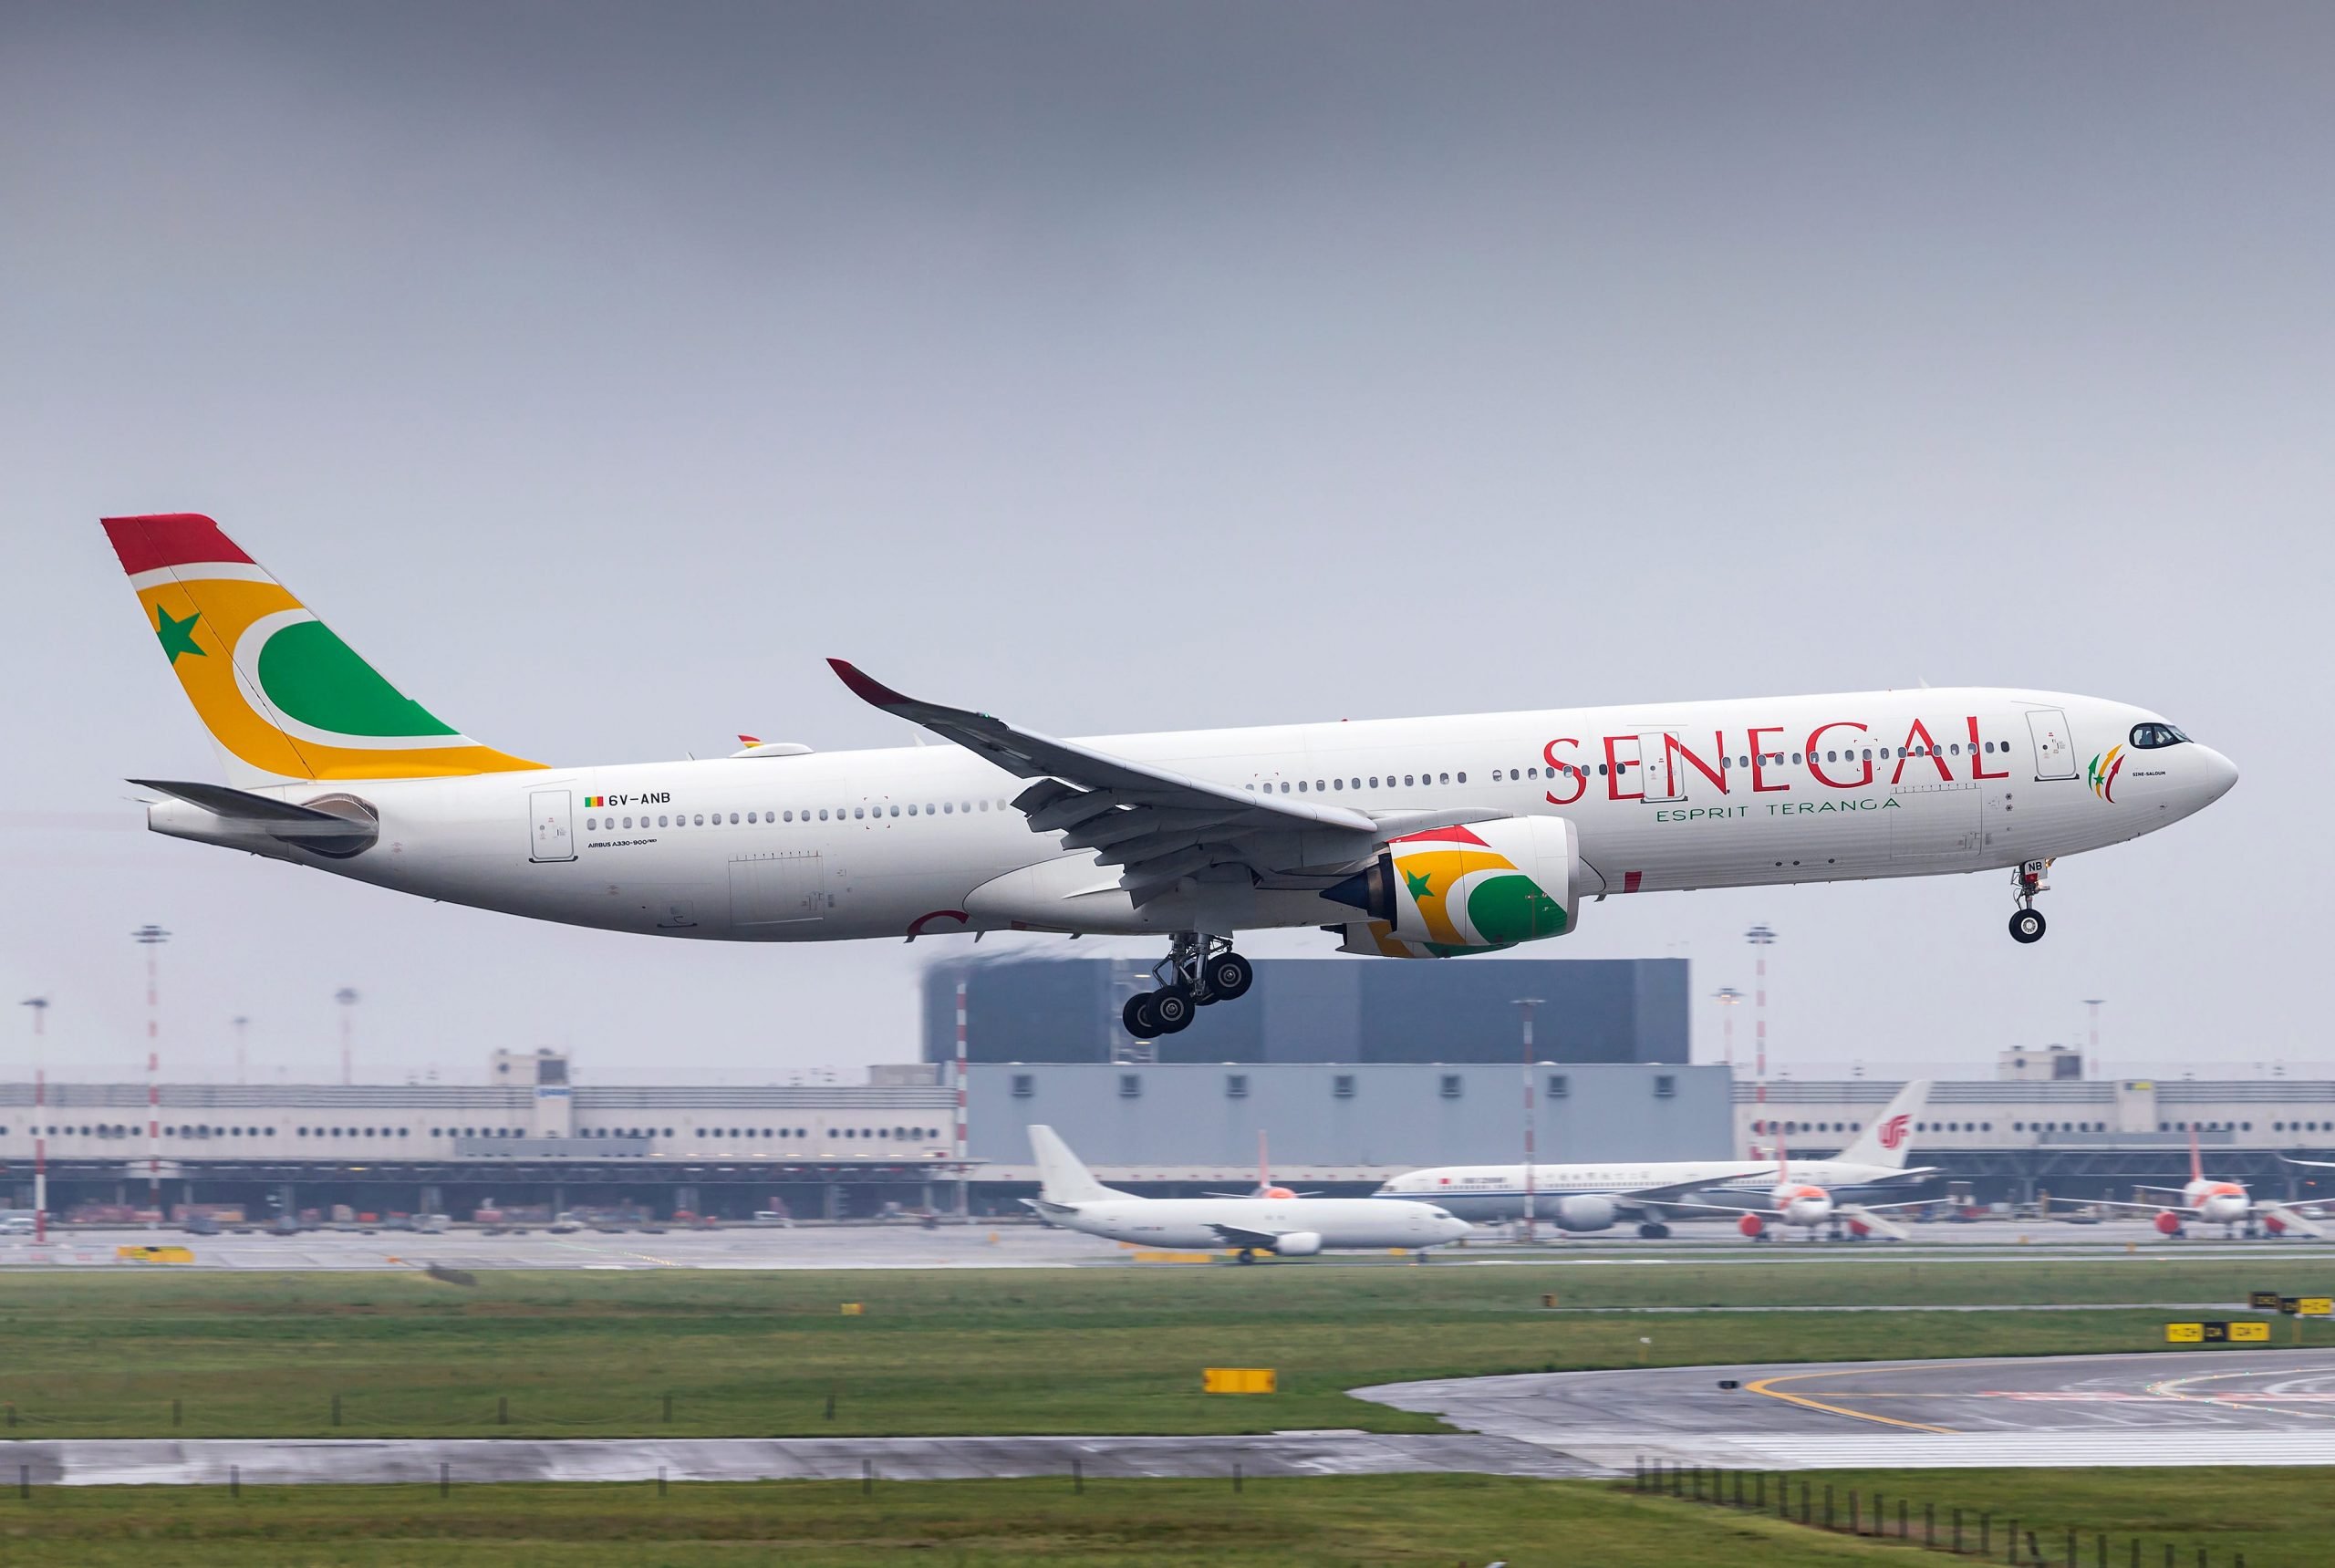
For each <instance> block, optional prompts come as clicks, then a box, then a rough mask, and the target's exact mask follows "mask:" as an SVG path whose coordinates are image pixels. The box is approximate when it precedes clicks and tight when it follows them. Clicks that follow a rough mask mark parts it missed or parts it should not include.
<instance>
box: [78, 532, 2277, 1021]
mask: <svg viewBox="0 0 2335 1568" xmlns="http://www.w3.org/2000/svg"><path fill="white" fill-rule="evenodd" d="M105 527H106V532H107V535H108V537H109V539H110V540H111V541H112V543H113V546H114V549H115V552H116V553H117V554H118V556H119V558H120V561H121V565H122V567H123V569H124V570H125V571H127V572H128V573H129V574H130V586H131V587H133V588H134V589H135V590H136V591H137V594H138V597H139V602H140V607H141V609H142V612H143V614H144V617H145V621H146V628H147V630H148V631H149V632H150V633H151V634H152V635H153V636H154V637H155V638H156V639H158V640H159V641H160V643H161V649H162V651H163V653H164V654H165V655H166V656H167V658H168V659H169V662H170V665H171V671H172V672H173V673H174V674H175V675H176V676H177V677H178V680H179V682H180V684H181V685H182V687H183V688H184V690H185V691H186V694H187V696H188V698H189V699H190V700H191V701H192V702H193V704H194V708H195V711H196V713H197V714H198V715H199V716H200V717H201V719H202V722H203V723H204V725H205V726H206V727H207V728H208V729H209V730H210V732H211V735H212V738H213V740H214V741H215V742H217V743H218V747H219V751H220V754H221V756H222V758H223V762H224V764H225V770H226V774H227V784H225V785H221V784H211V783H207V782H202V781H187V780H167V779H144V780H138V781H134V782H136V783H138V784H140V786H141V787H143V788H144V789H145V790H147V791H148V792H149V793H150V796H151V797H152V798H151V799H150V805H149V809H148V826H150V827H151V828H152V829H153V830H154V831H156V832H158V833H165V834H169V835H171V836H175V837H180V838H189V839H194V840H197V841H200V842H202V843H206V844H216V845H221V846H225V847H228V848H233V849H242V850H247V851H249V852H251V853H253V854H256V855H265V856H269V857H274V858H275V859H279V860H288V861H291V862H293V863H294V864H296V865H301V866H306V867H311V868H313V869H316V870H319V871H328V872H331V873H333V874H334V875H336V876H342V877H354V878H356V879H358V880H359V881H365V882H371V883H375V884H377V885H379V886H380V887H384V888H393V889H395V890H397V891H399V892H403V893H411V894H415V895H417V896H420V897H422V898H433V899H441V900H443V901H446V902H450V903H460V904H470V905H473V906H476V907H478V908H481V909H497V910H503V911H505V912H507V913H510V914H514V915H524V916H528V917H530V918H533V919H545V920H558V921H565V922H566V923H569V924H572V925H580V926H594V927H598V928H601V929H608V930H626V931H638V932H642V933H644V934H653V935H659V936H671V937H685V938H693V939H698V940H732V941H819V940H837V939H843V938H854V937H886V936H888V937H896V938H897V937H906V938H908V939H910V940H914V939H915V938H916V937H918V935H924V934H939V933H941V932H950V931H970V932H974V933H980V932H983V931H990V930H1035V931H1057V932H1064V933H1072V934H1084V933H1097V934H1100V933H1116V934H1127V935H1140V934H1145V933H1155V934H1157V935H1159V936H1161V937H1163V938H1165V939H1166V940H1167V948H1168V954H1167V958H1166V959H1165V960H1163V961H1161V963H1160V964H1159V966H1158V970H1157V976H1158V980H1159V981H1160V983H1159V988H1158V989H1157V990H1156V991H1152V992H1147V993H1145V994H1143V995H1140V996H1138V997H1136V998H1135V999H1134V1000H1133V1001H1132V1002H1129V1004H1128V1007H1127V1017H1126V1022H1127V1024H1128V1026H1129V1028H1131V1029H1132V1030H1134V1031H1135V1032H1136V1033H1138V1034H1147V1035H1148V1034H1153V1033H1172V1032H1174V1031H1175V1030H1178V1029H1181V1028H1183V1027H1184V1026H1185V1025H1186V1024H1188V1023H1189V1022H1190V1021H1191V1018H1192V1010H1193V1009H1194V1008H1195V1007H1198V1006H1202V1005H1206V1004H1208V1003H1210V1002H1229V1001H1231V1000H1233V999H1235V998H1237V997H1239V996H1240V994H1241V993H1242V992H1245V991H1247V989H1248V988H1249V984H1250V981H1251V970H1250V966H1249V963H1248V961H1246V960H1245V959H1243V958H1242V957H1241V956H1240V954H1239V953H1237V952H1235V951H1234V950H1233V939H1234V937H1235V936H1236V935H1237V934H1238V933H1239V932H1241V931H1245V930H1256V929H1269V928H1274V927H1304V926H1322V927H1325V928H1326V929H1329V930H1331V931H1332V932H1334V933H1335V934H1336V935H1337V936H1338V937H1339V938H1340V939H1341V943H1342V947H1343V949H1344V950H1346V951H1349V952H1356V953H1365V954H1373V955H1380V956H1385V957H1389V958H1435V957H1448V956H1452V955H1456V954H1462V953H1471V952H1482V951H1487V950H1493V949H1499V948H1506V947H1511V946H1513V945H1515V944H1517V943H1519V942H1524V941H1531V940H1536V939H1540V938H1544V937H1553V936H1560V935H1562V934H1563V933H1565V932H1567V931H1570V930H1572V929H1573V926H1574V923H1575V922H1576V920H1577V919H1579V916H1580V910H1581V905H1582V904H1583V902H1584V901H1587V900H1593V899H1598V898H1604V897H1606V896H1607V895H1609V894H1637V893H1653V892H1661V891H1667V890H1674V889H1689V888H1722V887H1749V886H1756V885H1762V884H1771V883H1787V882H1833V881H1849V880H1856V879H1860V878H1864V877H1925V876H1936V875H1940V874H1943V873H1946V872H1965V871H1980V870H2005V869H2008V870H2009V871H2010V872H2011V886H2010V889H2009V891H2010V894H2011V897H2012V898H2013V899H2014V901H2015V903H2016V905H2017V908H2016V910H2015V912H2014V913H2013V915H2012V917H2011V934H2012V935H2013V936H2014V937H2016V938H2018V940H2020V941H2023V942H2024V941H2033V940H2037V939H2038V938H2039V937H2040V936H2041V935H2042V934H2043V916H2042V914H2041V912H2040V911H2039V910H2038V909H2035V908H2034V903H2035V898H2036V896H2037V895H2038V894H2039V893H2041V892H2042V891H2043V890H2044V888H2045V883H2044V874H2045V871H2046V869H2047V868H2048V867H2050V865H2051V863H2052V862H2053V861H2054V860H2056V859H2058V858H2060V857H2065V856H2069V855H2073V854H2077V853H2079V852H2081V851H2083V850H2088V849H2098V848H2102V847H2103V846H2108V845H2112V844H2118V843H2121V842H2122V841H2123V840H2125V839H2128V838H2133V837H2137V836H2140V835H2142V834H2143V833H2150V832H2153V831H2154V830H2156V829H2157V828H2160V827H2164V826H2167V825H2169V824H2171V823H2174V822H2177V821H2179V820H2180V819H2181V818H2183V817H2185V816H2187V815H2190V814H2191V813H2193V812H2196V811H2200V810H2202V809H2204V808H2205V806H2206V805H2210V804H2212V803H2213V802H2214V801H2216V800H2218V799H2219V798H2220V797H2221V796H2222V795H2223V794H2226V792H2227V791H2228V790H2229V788H2230V786H2231V784H2234V783H2235V782H2236V778H2237V770H2236V768H2235V767H2233V766H2232V765H2231V764H2230V763H2229V761H2228V760H2227V759H2226V758H2225V757H2223V756H2222V755H2221V754H2220V753H2217V752H2215V751H2213V750H2211V749H2209V748H2207V747H2205V746H2202V745H2198V744H2196V743H2195V742H2192V741H2191V740H2190V739H2189V737H2188V736H2187V735H2185V734H2184V733H2183V732H2181V731H2180V730H2179V729H2177V728H2175V727H2174V725H2172V724H2170V723H2167V722H2165V721H2164V718H2163V717H2162V716H2161V715H2159V714H2156V713H2153V712H2151V711H2148V710H2147V709H2144V708H2137V707H2133V706H2132V705H2131V704H2129V703H2124V702H2116V701H2106V700H2103V699H2100V698H2093V697H2071V696H2065V695H2061V694H2059V693H2054V692H2049V691H2034V690H2029V689H2024V688H1967V689H1955V690H1937V691H1930V690H1926V689H1925V690H1916V691H1867V692H1860V693H1852V694H1847V695H1840V696H1823V697H1761V698H1729V699H1726V700H1722V701H1698V702H1655V703H1641V704H1636V705H1632V706H1628V707H1613V708H1551V709H1543V710H1537V711H1527V712H1514V713H1488V714H1473V715H1464V716H1456V717H1433V718H1421V719H1379V720H1371V721H1366V722H1352V723H1348V722H1337V723H1322V724H1282V725H1272V726H1266V727H1261V728H1251V729H1238V730H1201V731H1186V732H1172V733H1161V734H1132V735H1116V736H1106V737H1103V738H1099V739H1095V740H1086V741H1060V740H1054V739H1052V738H1050V737H1048V736H1045V735H1043V734H1040V733H1038V732H1034V731H1030V730H1025V729H1022V728H1020V727H1018V726H1015V725H1012V724H1009V723H1007V722H1004V721H1002V720H1000V719H995V718H991V717H990V716H989V715H987V714H985V713H979V712H974V711H969V710H964V709H958V708H949V707H942V706H940V705H939V704H937V703H932V702H925V701H917V700H914V699H912V698H908V697H905V696H902V695H901V694H900V693H898V692H897V691H893V690H891V689H890V688H889V687H887V686H884V685H881V684H879V683H877V681H875V680H871V679H869V678H868V677H867V676H866V675H864V674H862V673H861V672H860V671H859V670H856V669H855V668H854V667H852V666H851V665H849V664H846V663H844V662H842V661H841V660H834V661H831V662H833V663H834V666H835V672H836V673H837V674H838V675H839V676H841V677H842V679H843V680H844V682H845V683H846V685H847V686H848V687H849V688H850V689H851V690H852V691H854V692H856V693H857V694H858V695H859V696H860V697H862V698H864V699H866V700H867V701H869V702H871V703H874V704H875V705H876V706H877V707H879V708H881V709H883V710H885V711H887V712H889V713H893V714H896V715H898V716H899V717H901V718H904V719H907V720H908V721H910V722H914V723H917V724H920V725H922V726H923V727H924V728H926V729H928V730H930V731H931V732H934V733H936V734H938V735H940V736H942V737H944V738H945V739H948V740H950V741H952V742H957V743H956V744H955V745H952V746H947V747H909V748H901V749H897V750H886V751H862V752H837V753H815V752H813V751H812V750H811V748H810V747H808V746H806V745H803V744H801V743H799V742H772V743H755V744H752V745H748V746H746V747H744V748H743V749H742V750H741V751H739V752H738V753H735V754H734V755H732V756H729V757H725V758H720V759H713V760H708V761H703V762H698V761H690V762H662V763H604V764H597V765H589V766H559V767H553V766H547V765H545V764H544V763H534V762H528V761H525V760H524V759H522V758H520V757H517V756H514V755H512V754H510V753H506V752H503V751H500V750H497V749H495V748H493V747H492V746H487V745H483V744H482V743H480V742H477V741H474V740H472V739H471V738H470V737H469V736H467V735H464V734H462V732H459V731H457V730H455V729H454V728H453V727H452V726H451V725H450V724H447V723H445V722H443V721H441V720H440V719H439V718H438V717H437V716H436V715H435V714H433V713H431V711H429V710H428V709H425V708H424V707H422V706H421V704H420V703H418V702H416V701H413V700H412V699H410V698H409V697H407V696H406V695H405V694H404V693H403V692H401V691H398V690H397V688H395V687H394V686H392V685H390V684H389V681H388V680H384V679H383V678H382V677H381V675H380V674H379V672H377V671H376V670H374V668H373V667H372V666H371V665H370V664H368V663H367V662H366V661H365V660H364V659H361V658H359V657H358V654H357V653H356V652H355V650H353V649H350V648H349V647H348V644H346V643H344V642H342V641H341V640H340V639H338V638H337V637H336V636H334V635H333V633H332V632H331V630H330V629H329V628H327V627H326V625H325V624H324V622H322V621H321V620H319V619H317V617H316V616H315V615H314V614H313V613H312V612H310V611H309V610H308V608H307V607H306V606H305V605H303V604H302V603H301V602H300V601H299V600H298V599H296V598H295V597H293V596H292V595H291V594H290V593H289V592H287V591H286V590H285V587H284V586H283V585H282V584H281V583H279V582H277V581H276V579H275V577H274V576H271V575H269V574H268V573H267V572H266V571H265V570H264V569H263V568H262V567H261V566H259V565H258V564H257V563H255V562H254V560H253V559H252V557H251V556H249V555H247V554H246V553H245V552H244V550H243V549H242V548H241V547H240V546H238V545H236V544H234V542H233V541H232V540H230V539H229V538H228V537H227V536H226V535H225V534H223V532H221V531H220V529H219V527H218V525H217V524H214V523H213V522H212V521H211V519H209V518H208V517H202V516H197V515H193V514H168V515H158V516H139V517H116V518H110V519H108V520H107V522H106V524H105ZM432 629H433V631H434V628H432ZM1033 836H1034V837H1033Z"/></svg>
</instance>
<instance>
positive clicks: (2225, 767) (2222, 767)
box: [2197, 746, 2237, 805]
mask: <svg viewBox="0 0 2335 1568" xmlns="http://www.w3.org/2000/svg"><path fill="white" fill-rule="evenodd" d="M2197 749H2198V750H2199V751H2200V752H2201V753H2204V754H2203V755H2202V756H2200V757H2199V758H2198V761H2199V762H2200V763H2203V764H2204V766H2203V767H2202V768H2201V769H2200V770H2199V777H2200V778H2201V779H2202V780H2203V782H2204V784H2205V801H2206V804H2208V805H2211V804H2212V803H2213V802H2215V801H2217V800H2219V799H2221V797H2222V796H2224V795H2226V794H2228V793H2229V792H2230V789H2231V787H2232V786H2233V785H2235V784H2236V783H2237V764H2236V763H2234V762H2231V761H2230V760H2229V759H2228V758H2227V757H2226V756H2224V755H2222V754H2221V753H2219V752H2217V751H2216V750H2214V749H2213V748H2212V747H2211V746H2200V747H2198V748H2197Z"/></svg>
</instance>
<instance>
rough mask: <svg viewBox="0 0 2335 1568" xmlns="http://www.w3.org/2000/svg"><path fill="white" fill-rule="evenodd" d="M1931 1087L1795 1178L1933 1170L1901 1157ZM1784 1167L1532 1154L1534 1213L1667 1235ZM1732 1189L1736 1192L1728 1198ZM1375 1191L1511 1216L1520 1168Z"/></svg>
mask: <svg viewBox="0 0 2335 1568" xmlns="http://www.w3.org/2000/svg"><path fill="white" fill-rule="evenodd" d="M1929 1094H1930V1085H1929V1080H1928V1079H1926V1078H1921V1079H1916V1080H1915V1081H1914V1082H1913V1083H1910V1084H1907V1085H1905V1086H1904V1088H1902V1089H1900V1090H1898V1091H1897V1093H1896V1095H1895V1096H1894V1097H1892V1098H1891V1100H1890V1102H1889V1103H1888V1105H1886V1106H1883V1107H1882V1110H1881V1114H1880V1115H1879V1116H1875V1117H1874V1118H1873V1120H1872V1121H1871V1122H1869V1123H1867V1124H1866V1125H1865V1126H1864V1127H1863V1129H1862V1130H1861V1131H1860V1132H1859V1133H1858V1135H1857V1137H1856V1141H1855V1142H1853V1143H1852V1144H1850V1145H1849V1147H1846V1148H1844V1149H1842V1151H1841V1152H1840V1153H1839V1154H1837V1155H1835V1156H1833V1157H1832V1158H1830V1159H1803V1160H1801V1162H1800V1163H1799V1164H1798V1166H1797V1167H1796V1168H1793V1170H1792V1172H1791V1175H1792V1177H1793V1179H1795V1180H1796V1181H1798V1182H1800V1183H1803V1184H1817V1183H1821V1184H1822V1185H1823V1186H1825V1187H1827V1188H1839V1189H1852V1188H1871V1187H1887V1186H1898V1185H1904V1184H1910V1183H1912V1182H1915V1181H1918V1180H1920V1179H1923V1178H1925V1177H1927V1176H1932V1175H1935V1167H1930V1166H1915V1167H1913V1168H1907V1166H1906V1164H1905V1156H1906V1153H1907V1151H1908V1150H1910V1149H1911V1148H1912V1147H1913V1128H1914V1121H1915V1117H1917V1116H1920V1115H1921V1114H1922V1106H1923V1105H1924V1103H1925V1102H1926V1101H1927V1100H1928V1099H1929ZM1785 1174H1786V1173H1785V1169H1784V1167H1783V1166H1782V1164H1781V1162H1780V1160H1767V1159H1742V1160H1717V1159H1672V1160H1647V1161H1641V1162H1638V1163H1635V1164H1631V1163H1627V1162H1624V1161H1621V1160H1586V1161H1581V1162H1578V1163H1572V1164H1562V1165H1554V1164H1551V1165H1542V1164H1540V1163H1538V1162H1535V1163H1534V1165H1533V1167H1532V1215H1533V1218H1534V1219H1536V1220H1548V1221H1550V1222H1551V1223H1552V1224H1554V1225H1555V1226H1556V1227H1557V1228H1558V1229H1559V1230H1562V1231H1604V1230H1609V1229H1611V1228H1612V1227H1613V1226H1614V1224H1615V1223H1617V1222H1618V1221H1620V1220H1624V1219H1632V1218H1634V1219H1635V1220H1637V1221H1638V1234H1639V1235H1641V1236H1644V1237H1645V1238H1647V1239H1648V1240H1650V1241H1652V1240H1659V1239H1660V1238H1662V1237H1664V1236H1667V1235H1669V1234H1670V1227H1669V1226H1668V1225H1666V1224H1665V1223H1664V1220H1665V1219H1666V1218H1667V1217H1670V1216H1675V1215H1684V1214H1726V1215H1729V1216H1732V1215H1736V1214H1740V1213H1745V1212H1749V1211H1751V1210H1758V1209H1760V1208H1761V1207H1762V1206H1763V1205H1764V1204H1765V1203H1767V1202H1768V1201H1769V1200H1770V1199H1772V1198H1773V1196H1774V1195H1773V1191H1772V1189H1774V1187H1775V1186H1776V1185H1777V1184H1778V1183H1779V1182H1780V1181H1781V1180H1782V1179H1783V1178H1784V1176H1785ZM1729 1195H1732V1196H1733V1197H1734V1198H1735V1199H1738V1201H1735V1202H1728V1201H1727V1199H1728V1196H1729ZM1376 1196H1378V1197H1381V1198H1406V1199H1426V1200H1428V1201H1431V1202H1435V1203H1439V1204H1441V1205H1442V1206H1443V1207H1444V1208H1446V1209H1448V1210H1451V1212H1452V1213H1454V1214H1457V1215H1458V1216H1459V1217H1460V1218H1461V1219H1463V1220H1478V1221H1483V1220H1517V1219H1521V1218H1522V1217H1523V1214H1524V1167H1523V1166H1522V1165H1520V1164H1519V1165H1441V1166H1435V1167H1432V1168H1428V1169H1425V1170H1413V1171H1406V1172H1405V1173H1404V1174H1403V1175H1401V1176H1398V1177H1396V1178H1395V1179H1392V1180H1391V1181H1388V1182H1386V1183H1385V1184H1384V1185H1382V1186H1381V1187H1380V1188H1379V1189H1378V1191H1377V1194H1376ZM1714 1199H1715V1200H1716V1201H1714ZM1828 1202H1829V1196H1828ZM1828 1211H1829V1210H1828Z"/></svg>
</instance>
